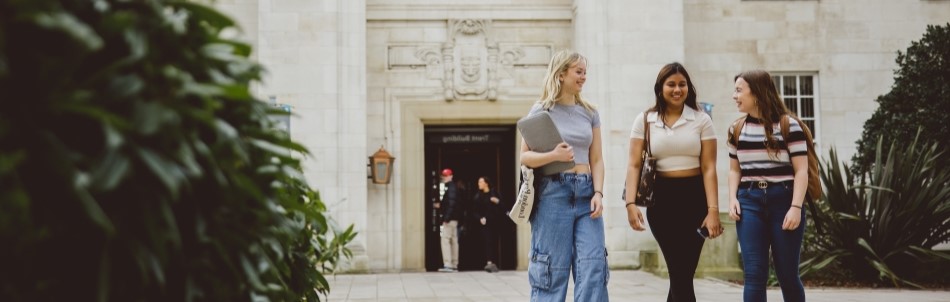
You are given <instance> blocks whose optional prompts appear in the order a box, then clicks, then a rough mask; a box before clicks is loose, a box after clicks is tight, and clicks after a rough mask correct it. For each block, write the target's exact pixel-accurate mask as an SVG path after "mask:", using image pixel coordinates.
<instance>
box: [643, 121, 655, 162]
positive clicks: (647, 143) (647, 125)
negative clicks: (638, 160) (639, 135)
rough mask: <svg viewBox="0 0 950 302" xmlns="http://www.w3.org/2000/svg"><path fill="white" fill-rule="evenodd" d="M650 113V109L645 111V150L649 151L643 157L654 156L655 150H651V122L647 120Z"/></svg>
mask: <svg viewBox="0 0 950 302" xmlns="http://www.w3.org/2000/svg"><path fill="white" fill-rule="evenodd" d="M648 113H650V111H649V110H647V111H644V112H643V144H644V150H646V152H647V154H646V156H643V158H647V157H653V151H651V150H650V122H649V121H647V116H648Z"/></svg>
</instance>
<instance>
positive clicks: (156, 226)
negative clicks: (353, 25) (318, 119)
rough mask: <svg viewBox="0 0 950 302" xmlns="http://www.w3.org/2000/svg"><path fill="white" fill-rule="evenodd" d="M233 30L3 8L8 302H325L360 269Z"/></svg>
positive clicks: (203, 22)
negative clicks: (343, 265)
mask: <svg viewBox="0 0 950 302" xmlns="http://www.w3.org/2000/svg"><path fill="white" fill-rule="evenodd" d="M233 25H234V23H233V21H232V20H230V19H228V18H227V17H225V16H223V15H222V14H220V13H218V12H217V11H215V10H214V9H212V8H209V7H206V6H202V5H199V4H196V3H192V2H187V1H163V0H138V1H119V0H98V1H54V0H29V1H24V0H0V91H2V93H3V99H2V100H3V101H2V105H3V109H2V110H0V184H2V190H0V242H2V244H0V245H2V248H0V301H250V300H255V301H259V300H278V301H301V300H306V301H316V300H319V298H320V297H319V294H318V293H324V294H325V293H326V292H328V291H329V287H328V284H327V281H326V280H325V279H324V277H323V274H325V273H330V272H332V270H333V268H334V267H335V265H336V263H337V261H338V260H339V259H340V258H341V257H344V256H347V255H348V250H346V249H345V248H344V245H345V244H346V243H347V242H349V241H350V240H352V238H353V236H354V233H353V230H352V227H350V228H348V229H346V230H337V229H335V228H333V227H332V223H331V222H329V221H328V217H327V216H325V212H326V209H325V206H324V204H323V203H322V202H321V201H320V199H319V196H318V195H317V193H316V192H314V191H313V190H312V189H311V188H310V187H309V186H308V185H307V184H305V183H304V182H303V181H302V179H303V178H302V176H301V166H300V161H299V160H298V159H297V158H295V157H294V156H292V153H296V154H303V155H305V154H306V150H305V148H304V147H303V146H301V145H299V144H297V143H295V142H293V141H291V140H290V139H289V137H288V136H287V135H286V134H284V133H282V132H279V131H277V130H273V129H272V123H271V122H270V120H269V116H268V115H271V114H281V112H280V111H279V110H276V109H274V108H272V107H271V106H269V105H267V104H266V103H263V102H261V101H259V100H257V99H255V98H254V97H253V96H252V95H251V94H250V92H249V89H248V87H249V85H250V84H251V83H252V82H255V81H259V79H260V75H261V70H262V68H261V66H259V65H257V64H255V63H253V62H251V61H250V60H249V59H248V54H249V53H250V47H249V46H248V45H246V44H242V43H239V42H237V41H234V40H228V39H224V38H222V37H221V35H220V33H221V31H222V30H224V29H226V28H229V27H232V26H233Z"/></svg>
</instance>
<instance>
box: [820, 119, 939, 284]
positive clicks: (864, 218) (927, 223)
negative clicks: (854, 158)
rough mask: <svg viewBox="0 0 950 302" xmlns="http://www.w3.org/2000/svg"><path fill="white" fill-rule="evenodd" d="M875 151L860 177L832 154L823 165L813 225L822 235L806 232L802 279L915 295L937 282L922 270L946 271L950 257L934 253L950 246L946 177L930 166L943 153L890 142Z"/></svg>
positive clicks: (915, 144) (915, 143)
mask: <svg viewBox="0 0 950 302" xmlns="http://www.w3.org/2000/svg"><path fill="white" fill-rule="evenodd" d="M922 135H923V134H919V135H918V137H920V136H922ZM877 145H878V147H877V148H876V150H878V152H877V153H876V154H875V157H874V161H873V163H874V165H872V167H871V169H870V171H868V172H867V173H866V174H862V175H863V176H864V177H859V176H858V174H856V173H854V172H852V171H851V170H849V168H848V166H847V165H846V164H842V163H841V162H840V161H839V160H838V156H837V154H836V153H835V151H834V150H831V153H830V160H829V161H826V162H824V163H822V164H823V165H822V169H821V179H822V182H823V183H824V185H825V188H826V190H825V195H824V199H823V200H822V202H820V203H819V205H820V210H819V211H818V212H819V215H818V216H819V217H818V218H819V219H811V222H816V221H817V222H818V223H820V224H821V226H822V230H823V231H824V232H823V233H816V232H815V231H814V229H815V228H814V227H809V228H808V229H807V230H808V232H807V233H806V236H805V244H804V248H805V251H804V252H803V254H804V255H806V256H805V257H803V259H806V260H805V261H803V262H802V274H803V275H805V274H808V273H810V272H814V271H820V270H823V269H825V270H828V269H829V268H830V269H832V270H834V271H833V272H831V273H833V274H837V275H845V276H847V277H848V278H854V279H857V280H862V281H867V282H876V281H887V282H890V283H891V284H892V285H894V286H903V285H910V286H915V287H919V285H918V284H916V283H915V282H916V281H917V280H920V281H933V280H931V279H929V278H933V277H938V278H942V277H940V276H934V275H928V276H923V275H921V274H920V271H921V268H922V267H924V265H925V264H927V263H931V264H932V263H944V264H943V265H942V266H943V267H948V266H947V265H946V264H947V263H950V255H948V254H946V253H940V252H935V251H933V250H932V249H933V247H934V246H935V245H937V244H939V243H941V242H945V241H947V240H950V186H948V185H947V184H950V169H947V168H946V167H941V166H937V165H936V159H937V158H939V157H940V156H944V155H943V153H944V150H943V149H942V147H941V145H940V144H937V143H923V142H921V141H918V140H913V141H911V142H910V143H906V144H904V143H899V142H892V143H891V145H890V148H889V151H888V152H887V153H886V154H885V153H884V151H883V150H884V148H881V145H882V140H879V141H878V144H877ZM927 265H928V266H931V267H934V266H933V265H929V264H927Z"/></svg>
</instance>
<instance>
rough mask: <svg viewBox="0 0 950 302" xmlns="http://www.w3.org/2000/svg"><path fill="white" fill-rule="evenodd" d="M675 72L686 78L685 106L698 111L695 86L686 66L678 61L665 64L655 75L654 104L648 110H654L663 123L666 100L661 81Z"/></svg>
mask: <svg viewBox="0 0 950 302" xmlns="http://www.w3.org/2000/svg"><path fill="white" fill-rule="evenodd" d="M677 73H678V74H682V75H683V77H684V78H686V87H687V90H688V91H687V92H686V106H689V108H693V110H696V111H699V106H697V105H696V87H695V86H693V80H691V79H690V78H689V73H688V72H686V67H683V64H680V63H678V62H673V63H670V64H666V66H663V68H660V73H659V74H657V75H656V83H654V84H653V94H654V95H656V104H654V105H653V108H650V111H656V112H657V113H658V115H659V118H660V120H662V121H663V124H664V125H666V100H664V99H663V83H664V82H666V79H667V78H669V77H671V76H673V75H674V74H677Z"/></svg>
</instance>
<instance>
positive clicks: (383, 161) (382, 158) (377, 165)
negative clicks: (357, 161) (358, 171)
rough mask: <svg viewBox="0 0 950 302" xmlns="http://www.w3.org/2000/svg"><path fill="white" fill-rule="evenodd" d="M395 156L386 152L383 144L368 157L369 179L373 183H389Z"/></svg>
mask: <svg viewBox="0 0 950 302" xmlns="http://www.w3.org/2000/svg"><path fill="white" fill-rule="evenodd" d="M394 161H396V158H395V157H393V156H392V155H390V154H389V152H386V149H384V148H383V146H379V151H376V153H373V156H370V157H369V177H368V178H369V179H372V180H373V183H374V184H389V181H390V180H392V176H393V162H394Z"/></svg>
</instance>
